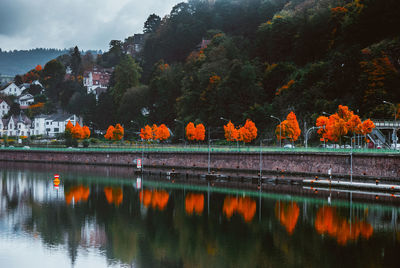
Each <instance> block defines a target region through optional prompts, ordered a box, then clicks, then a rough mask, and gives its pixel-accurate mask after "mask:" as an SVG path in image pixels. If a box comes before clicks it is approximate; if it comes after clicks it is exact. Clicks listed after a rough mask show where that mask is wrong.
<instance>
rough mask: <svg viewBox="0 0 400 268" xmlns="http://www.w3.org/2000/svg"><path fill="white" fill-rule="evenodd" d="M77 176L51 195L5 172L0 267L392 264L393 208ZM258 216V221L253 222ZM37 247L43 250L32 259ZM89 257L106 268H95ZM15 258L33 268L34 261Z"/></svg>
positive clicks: (38, 180)
mask: <svg viewBox="0 0 400 268" xmlns="http://www.w3.org/2000/svg"><path fill="white" fill-rule="evenodd" d="M75 177H76V176H74V174H62V178H63V179H62V183H61V184H60V189H59V190H54V188H53V181H52V176H49V174H44V173H38V172H26V171H15V170H14V171H9V170H3V172H2V176H1V179H0V267H13V266H16V265H13V264H14V263H15V262H13V260H11V259H10V258H8V259H5V258H3V256H12V255H13V254H12V253H13V252H15V249H14V248H25V249H26V252H35V254H37V256H36V257H37V258H38V259H41V260H43V262H46V261H47V260H51V259H53V260H54V259H55V258H59V256H60V255H62V256H66V257H67V258H68V259H69V260H70V263H63V262H60V264H59V265H58V266H59V267H70V266H71V264H72V265H73V266H75V267H81V266H83V265H82V263H83V262H82V261H83V260H86V261H87V262H86V266H84V267H100V266H107V265H109V266H113V265H115V266H120V265H125V266H135V267H171V266H173V267H182V266H186V267H320V266H338V267H346V266H347V267H354V266H374V267H383V266H385V267H390V266H395V265H396V264H397V256H398V252H399V251H400V241H399V237H400V235H399V232H398V230H399V227H400V226H398V224H397V218H398V214H397V211H398V210H399V208H398V207H396V206H390V205H386V206H378V205H376V204H375V203H372V204H367V203H354V202H352V203H351V204H350V203H349V202H348V201H346V202H341V203H335V202H334V201H335V200H333V201H332V204H333V205H332V206H329V205H328V204H327V201H325V200H318V199H316V198H308V199H305V198H302V197H298V196H289V195H276V194H274V195H268V193H262V192H260V191H257V192H254V194H253V195H252V193H251V192H248V191H241V190H232V191H230V192H228V190H227V189H223V190H221V191H220V192H218V191H217V189H216V188H215V187H206V186H205V187H204V188H195V186H193V185H188V184H185V185H184V186H182V187H180V186H179V185H178V183H177V182H175V183H174V184H173V187H172V186H171V187H168V185H172V184H171V183H169V182H168V183H167V182H166V183H165V184H159V183H158V182H156V183H154V184H152V183H151V181H150V180H151V179H154V178H144V180H143V184H142V185H141V186H142V187H141V189H137V187H136V185H135V182H136V178H135V179H133V180H128V179H127V180H126V181H125V182H124V181H119V180H117V179H116V178H112V177H111V179H110V180H93V181H91V180H87V179H86V180H82V181H80V180H77V179H76V178H75ZM235 191H236V193H235ZM206 195H207V196H206ZM72 203H74V206H72V205H71V204H72ZM206 203H207V204H206ZM110 204H111V205H110ZM206 205H207V207H209V213H204V209H205V206H206ZM256 212H257V213H259V214H260V216H261V214H262V217H259V219H260V220H254V217H255V214H256ZM282 226H283V227H282ZM12 243H19V244H17V245H16V244H12ZM40 248H44V249H45V250H44V251H40V252H38V253H36V252H37V249H40ZM382 252H383V253H382ZM2 254H3V255H2ZM19 254H20V255H21V254H22V256H24V253H23V252H22V253H20V252H19ZM310 256H312V257H310ZM338 256H342V257H341V258H338ZM361 256H362V257H361ZM95 258H97V259H96V260H98V259H102V260H104V263H103V264H101V265H95V264H94V263H95ZM6 260H7V261H6ZM19 260H20V261H22V262H25V266H34V265H32V262H33V261H34V260H33V259H31V258H19Z"/></svg>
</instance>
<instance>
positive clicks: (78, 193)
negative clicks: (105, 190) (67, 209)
mask: <svg viewBox="0 0 400 268" xmlns="http://www.w3.org/2000/svg"><path fill="white" fill-rule="evenodd" d="M89 195H90V190H89V187H85V186H83V185H80V186H76V187H72V188H71V189H69V191H68V192H66V193H65V202H66V203H67V205H69V204H71V202H72V199H74V202H75V203H77V202H80V201H87V199H88V198H89Z"/></svg>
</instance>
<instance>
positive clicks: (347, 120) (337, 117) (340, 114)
mask: <svg viewBox="0 0 400 268" xmlns="http://www.w3.org/2000/svg"><path fill="white" fill-rule="evenodd" d="M316 126H317V127H321V128H320V129H319V130H318V134H320V135H322V137H323V138H324V139H328V140H330V141H339V140H340V139H341V137H343V136H344V135H346V134H347V133H349V132H350V133H351V134H362V135H364V136H366V135H367V134H369V133H371V132H372V129H373V128H375V125H374V123H373V122H372V121H371V120H370V119H367V120H365V121H364V122H361V120H360V118H359V116H358V115H355V114H354V113H353V112H352V111H351V110H349V108H348V107H347V106H342V105H339V107H338V111H337V112H336V113H334V114H332V115H330V116H329V118H328V117H325V116H320V117H318V118H317V122H316Z"/></svg>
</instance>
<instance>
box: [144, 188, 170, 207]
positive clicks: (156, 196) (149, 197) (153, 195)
mask: <svg viewBox="0 0 400 268" xmlns="http://www.w3.org/2000/svg"><path fill="white" fill-rule="evenodd" d="M139 198H140V202H142V203H143V205H144V206H145V207H146V208H147V207H149V206H151V207H152V208H153V209H158V210H164V209H165V207H166V206H167V204H168V199H169V194H168V193H167V191H165V190H144V191H143V192H140V193H139Z"/></svg>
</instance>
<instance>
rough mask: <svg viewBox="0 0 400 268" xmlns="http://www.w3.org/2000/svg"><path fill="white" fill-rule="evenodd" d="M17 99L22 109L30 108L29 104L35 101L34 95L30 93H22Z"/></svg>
mask: <svg viewBox="0 0 400 268" xmlns="http://www.w3.org/2000/svg"><path fill="white" fill-rule="evenodd" d="M17 100H18V103H19V107H20V108H21V109H28V107H29V105H31V104H33V103H34V102H35V99H34V97H33V96H32V95H31V94H29V93H27V94H22V95H21V96H19V97H18V99H17Z"/></svg>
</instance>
